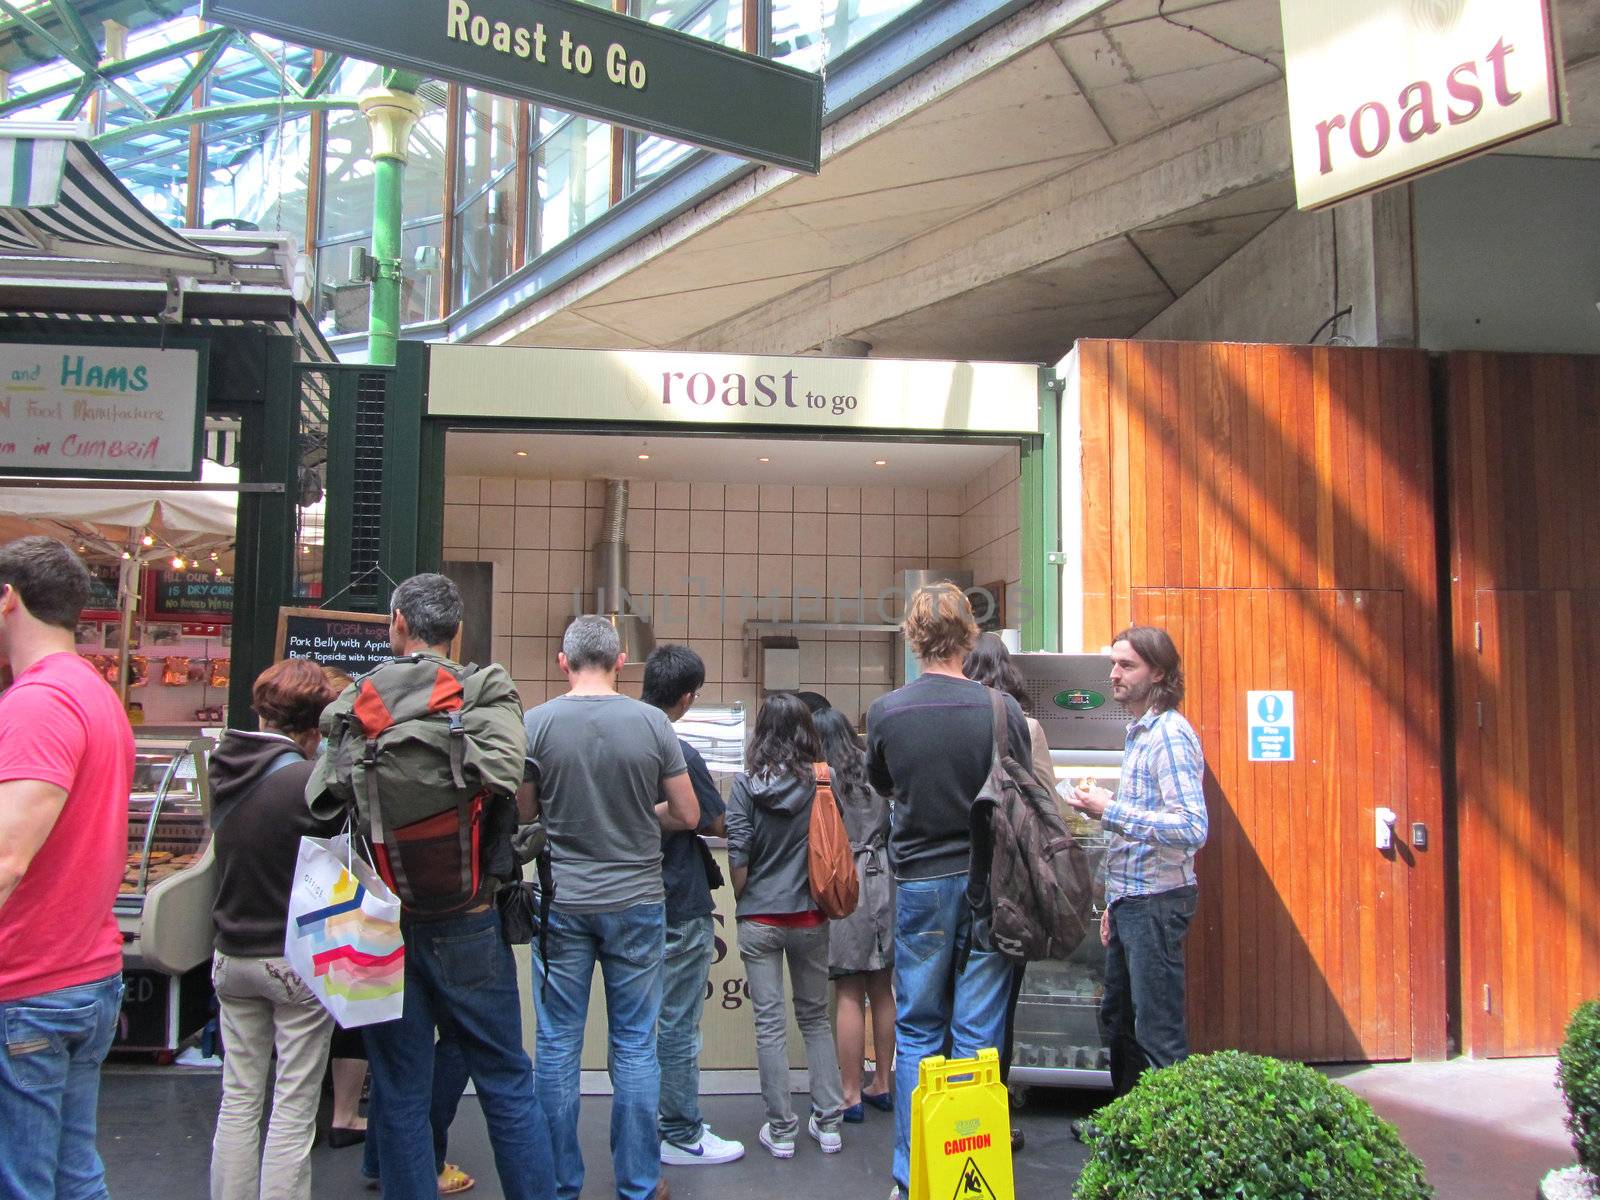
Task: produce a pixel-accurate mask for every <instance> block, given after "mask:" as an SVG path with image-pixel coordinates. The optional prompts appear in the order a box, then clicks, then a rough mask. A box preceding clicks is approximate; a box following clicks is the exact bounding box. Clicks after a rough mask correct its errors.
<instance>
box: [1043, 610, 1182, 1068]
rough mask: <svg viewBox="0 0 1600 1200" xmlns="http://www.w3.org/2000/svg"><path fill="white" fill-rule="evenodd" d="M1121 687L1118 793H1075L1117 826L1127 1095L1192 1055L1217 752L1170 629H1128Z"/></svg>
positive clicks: (1114, 1016)
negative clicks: (1204, 751) (1201, 876)
mask: <svg viewBox="0 0 1600 1200" xmlns="http://www.w3.org/2000/svg"><path fill="white" fill-rule="evenodd" d="M1111 694H1112V696H1113V697H1114V698H1115V699H1116V700H1118V701H1119V702H1120V703H1122V704H1123V705H1124V706H1125V707H1126V708H1127V709H1128V712H1129V713H1130V714H1131V715H1132V717H1133V722H1132V724H1130V725H1129V726H1128V737H1127V742H1126V746H1125V749H1124V750H1123V756H1122V782H1121V786H1120V788H1119V789H1118V793H1117V796H1116V798H1115V799H1113V798H1112V795H1111V793H1110V792H1108V791H1106V790H1105V789H1104V788H1097V787H1094V786H1093V785H1091V784H1089V783H1088V781H1087V780H1086V781H1084V783H1082V784H1079V786H1078V788H1077V790H1076V791H1075V792H1074V793H1072V795H1070V796H1069V797H1068V798H1067V800H1068V803H1070V804H1071V805H1072V806H1073V807H1075V808H1077V809H1079V810H1080V811H1082V812H1084V813H1086V814H1088V815H1089V816H1091V817H1096V818H1098V819H1099V820H1100V821H1101V822H1102V823H1103V824H1104V826H1105V829H1106V832H1107V833H1109V834H1110V835H1111V837H1110V845H1109V846H1108V848H1107V850H1106V908H1105V912H1104V913H1102V914H1101V917H1100V942H1101V944H1102V945H1103V946H1105V947H1106V983H1105V997H1104V999H1102V1000H1101V1002H1100V1026H1101V1031H1102V1033H1103V1035H1104V1037H1105V1039H1106V1042H1107V1044H1108V1045H1109V1046H1110V1048H1111V1082H1112V1086H1113V1087H1114V1088H1115V1091H1116V1094H1117V1095H1119V1096H1120V1095H1122V1094H1123V1093H1125V1092H1127V1091H1130V1090H1131V1089H1132V1088H1133V1085H1134V1084H1135V1083H1137V1082H1138V1080H1139V1075H1140V1074H1141V1073H1142V1072H1143V1071H1144V1069H1145V1068H1146V1067H1165V1066H1170V1065H1171V1064H1172V1063H1175V1062H1178V1061H1180V1060H1182V1059H1184V1058H1187V1057H1188V1055H1189V1040H1188V1033H1187V1031H1186V1029H1185V1025H1184V995H1183V990H1184V989H1183V984H1184V964H1183V942H1184V937H1185V935H1186V934H1187V933H1188V931H1189V922H1190V920H1192V919H1193V917H1194V905H1195V878H1194V856H1195V852H1196V851H1197V850H1199V849H1200V847H1201V846H1203V845H1205V842H1206V801H1205V794H1204V791H1203V790H1202V780H1203V779H1204V777H1205V759H1204V757H1203V756H1202V755H1201V752H1200V739H1199V738H1198V737H1196V736H1195V732H1194V727H1193V726H1191V725H1190V724H1189V722H1188V721H1186V720H1185V719H1184V718H1183V715H1182V714H1181V713H1179V712H1178V705H1179V704H1180V703H1181V702H1182V701H1183V665H1182V663H1181V662H1180V660H1179V658H1178V649H1177V647H1176V646H1174V645H1173V643H1172V638H1171V637H1170V636H1169V635H1168V634H1167V632H1166V630H1164V629H1156V628H1154V627H1152V626H1148V625H1134V626H1131V627H1129V628H1127V629H1124V630H1123V631H1122V632H1121V633H1119V634H1117V636H1116V637H1115V638H1114V639H1113V640H1112V643H1111Z"/></svg>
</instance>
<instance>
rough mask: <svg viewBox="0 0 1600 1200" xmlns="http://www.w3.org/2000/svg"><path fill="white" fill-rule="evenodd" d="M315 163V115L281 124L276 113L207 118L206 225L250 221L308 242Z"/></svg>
mask: <svg viewBox="0 0 1600 1200" xmlns="http://www.w3.org/2000/svg"><path fill="white" fill-rule="evenodd" d="M310 167H311V119H310V118H309V117H296V118H295V119H293V120H288V121H283V122H282V123H281V125H280V123H279V121H278V119H277V117H276V116H272V117H261V116H256V117H233V118H230V119H229V120H226V121H209V122H207V123H206V126H205V194H204V195H203V196H202V197H201V220H202V223H203V224H205V225H207V226H208V227H212V228H215V227H216V226H217V224H218V222H221V221H239V222H246V223H248V225H253V226H254V227H255V228H257V229H265V230H276V231H278V232H281V233H286V234H288V235H289V236H290V237H292V238H294V240H295V242H296V244H303V243H304V242H305V237H306V192H307V183H308V179H307V176H308V174H309V172H310Z"/></svg>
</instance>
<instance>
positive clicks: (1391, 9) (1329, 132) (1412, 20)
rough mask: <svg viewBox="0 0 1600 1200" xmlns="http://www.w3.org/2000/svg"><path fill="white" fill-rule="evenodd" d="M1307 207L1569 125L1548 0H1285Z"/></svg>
mask: <svg viewBox="0 0 1600 1200" xmlns="http://www.w3.org/2000/svg"><path fill="white" fill-rule="evenodd" d="M1281 5H1282V12H1283V45H1284V56H1285V59H1286V63H1287V68H1288V84H1289V120H1290V140H1291V142H1292V143H1293V148H1294V176H1295V190H1296V192H1297V194H1298V196H1299V202H1300V207H1301V208H1316V207H1318V206H1319V205H1324V204H1329V203H1331V202H1333V201H1335V200H1342V199H1344V198H1346V197H1349V196H1353V195H1356V194H1358V193H1360V192H1364V191H1369V190H1371V189H1373V188H1376V187H1380V186H1382V185H1384V184H1388V183H1393V182H1396V181H1398V180H1401V179H1406V178H1409V177H1411V176H1413V175H1417V174H1419V173H1421V172H1423V171H1427V170H1430V169H1432V168H1434V167H1438V166H1440V165H1442V164H1444V163H1447V162H1451V161H1453V160H1455V159H1458V158H1463V157H1465V156H1467V155H1469V154H1474V153H1477V152H1479V151H1482V150H1485V149H1488V148H1489V147H1491V146H1495V145H1498V144H1500V143H1501V142H1506V141H1509V140H1511V139H1513V138H1517V137H1521V136H1522V135H1524V134H1527V133H1531V132H1533V131H1535V130H1538V129H1543V128H1545V127H1547V126H1550V125H1554V124H1556V123H1557V122H1558V121H1560V119H1561V104H1560V94H1559V89H1558V86H1557V72H1556V47H1555V40H1554V37H1553V34H1552V26H1551V22H1550V11H1549V3H1548V0H1338V2H1337V3H1331V2H1329V0H1281Z"/></svg>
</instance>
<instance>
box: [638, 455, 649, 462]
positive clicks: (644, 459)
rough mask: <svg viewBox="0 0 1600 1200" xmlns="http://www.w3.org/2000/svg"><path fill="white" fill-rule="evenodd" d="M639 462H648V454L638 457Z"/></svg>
mask: <svg viewBox="0 0 1600 1200" xmlns="http://www.w3.org/2000/svg"><path fill="white" fill-rule="evenodd" d="M639 461H640V462H649V461H650V456H649V455H648V454H641V455H639Z"/></svg>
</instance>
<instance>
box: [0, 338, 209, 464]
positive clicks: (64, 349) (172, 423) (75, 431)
mask: <svg viewBox="0 0 1600 1200" xmlns="http://www.w3.org/2000/svg"><path fill="white" fill-rule="evenodd" d="M204 381H205V360H204V357H203V355H202V352H201V351H200V350H199V349H194V348H182V347H176V346H169V347H168V348H166V349H160V348H157V347H154V346H138V345H126V344H115V345H111V344H103V343H87V342H71V343H68V342H62V343H54V342H50V343H40V342H16V341H0V473H8V474H12V475H60V476H73V477H83V478H96V477H114V478H119V479H122V478H139V479H190V480H193V479H198V478H199V477H200V448H201V439H202V437H203V435H204V422H205V400H204V390H203V385H204Z"/></svg>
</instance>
